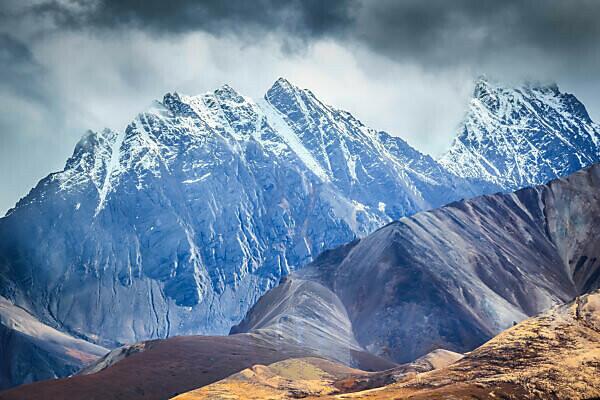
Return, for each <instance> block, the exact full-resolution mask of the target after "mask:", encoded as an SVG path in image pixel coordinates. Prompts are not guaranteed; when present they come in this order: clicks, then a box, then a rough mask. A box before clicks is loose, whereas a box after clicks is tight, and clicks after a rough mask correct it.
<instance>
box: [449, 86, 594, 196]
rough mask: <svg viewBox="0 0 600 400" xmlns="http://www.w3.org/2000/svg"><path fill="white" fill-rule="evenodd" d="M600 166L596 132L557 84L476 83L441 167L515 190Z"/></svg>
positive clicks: (582, 110)
mask: <svg viewBox="0 0 600 400" xmlns="http://www.w3.org/2000/svg"><path fill="white" fill-rule="evenodd" d="M599 161H600V127H599V126H598V124H596V123H594V122H593V121H592V120H591V119H590V116H589V115H588V113H587V111H586V109H585V107H584V105H583V104H582V103H581V102H580V101H579V100H577V98H576V97H575V96H573V95H572V94H567V93H561V92H560V91H559V89H558V87H557V86H556V85H549V86H540V85H524V86H521V87H516V88H513V87H506V86H502V85H498V84H495V83H492V82H489V81H488V80H486V79H481V80H479V81H478V82H477V84H476V86H475V91H474V95H473V99H472V100H471V103H470V107H469V110H468V112H467V115H466V118H465V120H464V122H463V124H462V125H461V127H460V129H459V132H458V136H457V137H456V139H455V140H454V142H453V143H452V146H451V147H450V149H449V150H448V152H447V153H446V154H445V155H444V156H442V158H441V159H440V163H441V164H442V165H444V166H445V167H446V168H447V169H448V170H450V171H452V172H454V173H455V174H457V175H459V176H463V177H470V178H479V179H483V180H486V181H489V182H492V183H495V184H497V185H499V186H501V187H502V188H503V189H505V190H515V189H519V188H522V187H525V186H532V185H539V184H542V183H545V182H548V181H549V180H551V179H554V178H558V177H561V176H566V175H568V174H571V173H573V172H575V171H577V170H579V169H581V168H584V167H587V166H590V165H591V164H593V163H596V162H599Z"/></svg>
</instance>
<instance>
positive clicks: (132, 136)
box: [0, 79, 480, 346]
mask: <svg viewBox="0 0 600 400" xmlns="http://www.w3.org/2000/svg"><path fill="white" fill-rule="evenodd" d="M477 190H480V189H479V188H478V189H477ZM477 190H475V191H474V189H472V186H471V184H470V182H469V181H467V180H465V179H462V178H458V177H456V176H454V175H453V174H451V173H449V172H447V171H446V170H445V169H444V168H442V167H441V166H440V165H439V164H438V163H437V162H436V161H435V160H433V159H432V158H431V157H428V156H425V155H423V154H421V153H419V152H417V151H416V150H414V149H412V148H411V147H410V146H409V145H408V144H407V143H406V142H404V141H403V140H402V139H399V138H395V137H392V136H390V135H388V134H386V133H383V132H377V131H375V130H373V129H370V128H368V127H366V126H364V125H363V124H362V123H361V122H360V121H358V120H357V119H355V118H354V117H353V116H352V115H350V114H349V113H347V112H344V111H340V110H337V109H335V108H332V107H330V106H327V105H325V104H323V103H321V102H320V101H319V100H318V99H317V98H316V97H315V96H314V95H313V94H312V93H311V92H309V91H308V90H300V89H298V88H296V87H294V86H292V85H291V84H290V83H289V82H287V81H285V80H283V79H280V80H278V81H277V82H276V83H275V84H274V86H273V87H272V88H271V89H270V90H269V91H268V92H267V94H266V95H265V98H264V99H261V100H260V101H258V102H254V101H253V100H251V99H249V98H247V97H244V96H242V95H240V94H238V93H237V92H236V91H234V90H233V89H232V88H230V87H228V86H223V87H222V88H220V89H218V90H215V91H214V92H213V93H209V94H205V95H201V96H196V97H187V96H180V95H178V94H167V95H166V96H164V99H163V100H162V101H161V102H156V103H155V104H153V106H152V107H151V108H150V109H149V110H148V111H146V112H144V113H141V114H140V115H138V116H137V117H136V118H135V119H134V120H133V121H132V122H131V123H130V124H129V125H128V126H127V128H126V129H125V130H124V131H123V132H113V131H110V130H105V131H103V132H99V133H92V132H90V133H88V134H87V135H86V136H85V137H84V138H83V139H81V141H80V142H79V143H78V144H77V146H76V148H75V151H74V152H73V155H72V157H71V158H70V159H69V160H68V161H67V163H66V165H65V168H64V170H62V171H60V172H57V173H53V174H50V175H49V176H48V177H46V178H44V179H43V180H42V181H41V182H40V183H39V184H38V185H37V186H36V187H35V188H34V189H33V190H32V191H31V192H30V193H29V194H28V195H27V196H26V197H25V198H23V199H22V200H21V201H19V203H18V204H17V205H16V206H15V207H14V208H13V209H12V210H10V211H9V212H8V213H7V215H6V217H4V218H2V219H1V220H0V279H2V282H1V292H2V293H0V294H2V295H4V296H6V297H7V298H9V299H10V300H11V301H13V302H14V303H15V304H17V305H19V306H21V307H23V308H25V309H27V310H29V311H30V312H31V313H32V314H34V315H36V316H37V317H38V318H40V319H41V320H42V321H44V322H45V323H48V324H50V325H51V326H54V327H60V328H62V329H65V330H66V331H68V332H70V333H72V334H76V335H78V336H80V337H84V338H88V339H89V340H92V341H94V342H97V343H101V344H105V345H109V346H110V345H113V344H116V343H123V342H132V341H138V340H142V339H148V338H154V337H166V336H172V335H176V334H179V335H181V334H190V333H204V334H224V333H227V332H228V330H229V328H230V327H231V326H232V325H234V324H235V323H237V322H239V321H240V320H241V318H242V317H243V316H244V314H245V313H246V311H247V309H248V308H249V307H250V306H251V305H252V304H253V303H254V302H255V301H256V300H257V299H258V297H260V296H261V295H262V294H263V293H264V292H265V291H266V290H267V289H269V288H270V287H272V285H273V284H274V283H276V282H278V281H279V279H280V277H281V276H284V275H287V274H288V273H289V272H290V271H291V270H293V269H295V268H297V267H300V266H302V265H303V264H306V263H307V262H309V261H311V259H312V258H313V256H316V255H317V254H319V253H320V252H321V251H322V250H324V249H327V248H330V247H333V246H336V245H339V244H342V243H345V242H347V241H350V240H352V239H353V238H354V237H356V236H359V237H362V236H364V235H365V234H367V233H369V232H371V231H373V230H374V229H376V228H377V227H379V226H381V225H383V224H384V223H387V222H389V221H391V220H393V219H397V218H399V217H401V216H404V215H408V214H412V213H414V212H416V211H419V210H422V209H427V208H432V207H436V206H440V205H442V204H445V203H447V202H449V201H452V200H456V199H459V198H462V197H465V196H471V195H473V194H475V193H476V192H477Z"/></svg>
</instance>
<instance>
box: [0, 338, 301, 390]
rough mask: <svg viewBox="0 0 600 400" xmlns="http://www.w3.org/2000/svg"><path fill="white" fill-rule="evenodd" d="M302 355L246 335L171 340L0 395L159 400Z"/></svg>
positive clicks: (156, 341) (160, 341) (158, 342)
mask: <svg viewBox="0 0 600 400" xmlns="http://www.w3.org/2000/svg"><path fill="white" fill-rule="evenodd" d="M305 355H306V353H304V352H303V350H302V349H299V348H290V347H287V348H278V347H276V346H274V345H271V344H269V343H267V342H264V341H261V340H260V339H257V338H256V337H254V336H252V335H245V334H244V335H233V336H216V337H210V336H181V337H174V338H170V339H166V340H155V341H150V342H146V345H145V348H144V350H143V351H140V352H137V353H135V354H132V355H130V356H129V357H126V358H124V359H123V360H121V361H119V362H117V363H116V364H114V365H112V366H111V367H109V368H106V369H104V370H102V371H100V372H97V373H95V374H90V375H77V376H73V377H71V378H66V379H58V380H51V381H43V382H37V383H34V384H30V385H24V386H20V387H18V388H15V389H13V390H9V391H6V392H2V393H0V399H2V400H5V399H6V400H8V399H15V400H17V399H18V400H22V399H28V400H29V399H53V400H61V399H65V400H67V399H68V400H73V399H89V400H92V399H102V400H104V399H157V400H159V399H160V400H163V399H166V398H169V397H172V396H175V395H177V394H178V393H183V392H185V391H188V390H191V389H194V388H197V387H200V386H204V385H207V384H209V383H212V382H215V381H218V380H219V379H223V378H225V377H227V376H229V375H231V374H234V373H236V372H238V371H240V370H243V369H244V368H248V367H250V366H252V365H255V364H258V363H262V364H269V363H273V362H276V361H279V360H282V359H286V358H290V357H302V356H305Z"/></svg>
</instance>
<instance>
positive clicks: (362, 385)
mask: <svg viewBox="0 0 600 400" xmlns="http://www.w3.org/2000/svg"><path fill="white" fill-rule="evenodd" d="M460 358H462V354H459V353H454V352H452V351H447V350H442V349H438V350H434V351H432V352H431V353H429V354H426V355H425V356H423V357H421V358H419V359H417V360H415V361H414V362H412V363H407V364H402V365H399V366H398V367H395V368H392V369H389V370H386V371H381V372H365V371H361V370H358V369H354V368H349V367H346V366H344V365H341V364H337V363H335V362H332V361H328V360H325V359H322V358H316V357H305V358H293V359H288V360H284V361H279V362H276V363H274V364H270V365H268V366H265V365H255V366H253V367H252V368H247V369H245V370H243V371H241V372H239V373H237V374H234V375H232V376H230V377H229V378H227V379H223V380H222V381H219V382H216V383H213V384H211V385H208V386H205V387H202V388H199V389H196V390H192V391H190V392H187V393H184V394H182V395H179V396H177V397H175V398H174V399H176V400H201V399H231V400H233V399H240V400H241V399H248V400H251V399H252V400H253V399H289V398H318V397H327V396H328V395H335V394H339V393H347V392H357V391H360V390H365V389H369V388H374V387H381V386H385V385H387V384H390V383H393V382H398V381H400V380H406V379H407V378H408V377H411V376H415V375H416V374H417V373H421V372H425V371H431V370H432V369H435V368H441V367H445V366H447V365H449V364H451V363H452V362H455V361H456V360H458V359H460Z"/></svg>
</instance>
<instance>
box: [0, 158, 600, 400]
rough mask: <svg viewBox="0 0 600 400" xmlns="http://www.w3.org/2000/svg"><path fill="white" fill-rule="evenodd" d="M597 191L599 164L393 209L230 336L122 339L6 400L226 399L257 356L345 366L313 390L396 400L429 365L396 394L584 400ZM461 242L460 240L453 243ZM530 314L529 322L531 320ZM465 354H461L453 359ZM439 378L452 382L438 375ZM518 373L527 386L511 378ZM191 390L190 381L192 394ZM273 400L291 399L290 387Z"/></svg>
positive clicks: (247, 394) (592, 321)
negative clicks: (449, 200)
mask: <svg viewBox="0 0 600 400" xmlns="http://www.w3.org/2000/svg"><path fill="white" fill-rule="evenodd" d="M599 185H600V164H596V165H594V166H592V167H590V168H588V169H584V170H581V171H578V172H577V173H575V174H572V175H570V176H568V177H566V178H561V179H557V180H554V181H552V182H550V183H549V184H548V185H542V186H537V187H532V188H526V189H522V190H520V191H518V192H516V193H509V194H495V195H487V196H481V197H477V198H474V199H471V200H463V201H460V202H458V203H454V204H450V205H448V206H445V207H442V208H439V209H436V210H432V211H424V212H421V213H417V214H415V215H414V216H411V217H405V218H402V219H401V220H399V221H397V222H393V223H391V224H389V225H387V226H385V227H383V228H381V229H379V230H377V231H376V232H374V233H372V234H371V235H368V236H367V237H366V238H364V239H360V240H356V241H354V242H351V243H349V244H346V245H343V246H340V247H338V248H336V249H333V250H330V251H327V252H324V253H323V254H322V255H321V256H319V257H318V258H317V259H316V260H315V261H314V262H313V263H311V264H309V265H307V266H305V267H304V268H302V269H301V270H299V271H295V272H293V273H292V274H291V276H289V277H286V278H284V279H283V280H282V282H281V283H280V284H279V285H278V286H276V287H275V288H274V289H272V290H270V291H268V292H267V293H266V294H265V295H264V296H262V297H261V298H260V299H259V301H258V302H257V303H256V304H255V305H254V306H253V307H252V308H251V309H250V311H249V312H248V314H247V315H246V317H245V318H244V320H243V321H242V322H241V323H240V324H239V325H237V326H235V327H234V328H232V331H231V334H230V335H229V336H213V337H210V336H182V337H174V338H169V339H159V340H152V341H147V342H142V343H139V344H136V345H133V346H125V347H123V348H121V349H117V350H114V351H113V352H111V353H109V354H108V355H107V356H105V357H104V358H102V359H100V360H99V361H98V362H96V363H95V364H93V365H92V366H90V367H88V368H86V369H84V370H83V371H82V372H81V373H80V374H78V375H77V376H74V377H71V378H68V379H59V380H53V381H46V382H39V383H35V384H33V385H24V386H21V387H18V388H16V389H14V390H10V391H7V392H4V393H0V398H2V399H20V398H34V399H35V398H53V399H74V398H75V399H77V398H86V399H95V398H97V399H102V398H121V399H135V398H148V399H163V398H169V397H174V396H177V395H178V394H180V393H182V392H186V391H190V390H192V389H196V388H200V389H199V391H198V393H200V397H199V398H214V397H211V396H209V395H207V394H206V391H209V394H210V393H211V392H210V391H211V390H213V389H214V390H217V392H220V393H221V395H226V393H227V390H230V391H231V390H233V389H231V388H232V387H238V386H239V385H237V384H232V383H231V381H230V382H229V383H228V384H225V389H227V388H229V389H227V390H225V389H224V388H223V387H222V385H223V384H221V386H219V387H217V388H216V389H215V388H214V387H212V385H211V386H207V385H210V384H212V383H214V382H218V381H220V380H221V379H224V378H227V377H228V376H230V375H232V374H234V373H236V372H238V371H242V370H244V369H246V368H252V371H253V372H246V373H245V374H246V375H244V376H245V377H246V378H244V379H245V380H246V381H247V380H249V381H250V383H252V382H254V381H255V380H258V381H259V383H260V384H261V385H262V384H264V379H266V378H268V377H269V376H272V372H269V371H266V372H261V371H260V368H259V369H258V370H257V368H256V367H255V366H256V365H269V364H273V363H279V362H280V361H284V360H288V363H289V362H290V361H289V360H291V359H296V358H300V359H306V358H307V357H308V358H314V357H319V358H325V359H327V360H328V362H327V363H325V365H324V364H323V363H322V362H317V363H316V364H317V367H318V366H319V365H320V366H321V367H320V370H323V368H325V371H330V372H329V373H328V374H329V375H331V374H332V373H334V372H335V371H338V372H339V374H338V373H334V377H336V378H335V379H333V378H331V377H329V378H327V379H326V381H329V380H333V381H334V382H338V383H337V384H336V385H333V386H327V385H329V384H330V383H334V382H330V383H328V384H327V385H325V386H327V387H326V388H325V389H327V390H325V389H323V390H325V391H324V392H322V393H321V392H320V393H321V394H330V393H339V391H340V390H344V391H351V392H358V393H360V391H361V390H366V389H369V388H375V387H384V386H385V387H387V386H388V385H391V386H390V387H389V388H387V389H386V390H391V391H392V392H393V393H396V394H395V395H393V396H392V395H390V397H391V398H403V397H400V394H405V392H403V390H405V389H403V388H404V386H402V388H400V389H398V388H399V387H398V386H397V384H398V383H404V382H405V381H406V380H407V379H410V378H412V377H414V376H415V374H417V376H421V375H420V374H424V375H423V376H422V377H421V378H419V379H417V380H416V381H410V380H409V381H408V382H409V383H410V385H413V386H408V387H409V388H410V390H409V389H406V390H409V391H408V392H406V393H412V392H418V393H421V390H424V392H423V393H425V395H423V396H424V397H423V398H427V397H426V396H427V395H431V393H429V392H428V390H429V389H431V388H432V387H433V388H436V387H442V388H443V390H450V392H451V393H454V392H455V391H458V392H459V393H460V391H461V390H463V392H462V393H463V395H464V394H465V393H467V392H465V391H464V390H466V389H464V388H463V387H462V383H460V382H466V383H467V384H468V385H469V386H468V389H469V390H470V391H471V392H472V393H477V394H478V395H479V394H481V396H482V397H481V398H494V396H495V394H494V393H495V392H500V393H509V394H510V396H508V395H507V396H508V397H506V398H523V396H524V395H525V394H526V393H527V391H533V392H532V393H533V395H534V397H533V398H546V397H548V396H547V395H553V393H558V392H560V393H566V394H570V393H576V394H577V393H579V395H580V396H576V395H574V396H571V397H569V396H567V397H563V396H558V397H557V398H587V397H593V395H594V394H595V393H598V392H599V391H600V381H598V380H597V379H596V378H591V379H587V380H586V381H585V382H586V384H585V385H584V386H581V385H579V384H578V383H577V379H578V378H577V376H578V374H582V373H584V374H585V376H588V377H594V374H595V375H596V376H597V371H598V365H600V353H599V352H598V348H597V347H598V346H597V343H598V337H599V335H600V326H599V325H598V323H597V321H598V318H599V317H600V304H599V303H598V299H599V298H598V292H597V291H598V288H599V287H600V272H599V271H600V269H599V268H598V260H599V259H600V254H598V250H599V249H600V243H599V240H600V239H599V238H600V235H598V229H599V227H600V223H599V222H600V191H598V187H600V186H599ZM433 221H439V222H443V223H444V227H445V228H446V230H445V231H441V230H432V231H431V232H428V229H427V228H430V226H429V225H427V223H428V222H429V223H430V222H433ZM448 221H450V222H451V223H448ZM473 221H476V222H475V223H473ZM440 226H442V225H440ZM565 228H566V229H565ZM497 230H498V231H499V232H496V231H497ZM411 231H413V234H410V232H411ZM401 233H405V234H407V235H406V237H405V236H404V235H402V234H401ZM417 233H418V234H419V235H415V234H417ZM457 238H461V239H457ZM416 239H417V240H416ZM455 240H459V241H458V242H457V243H461V244H462V246H458V247H456V248H455V249H451V248H449V247H448V244H449V243H452V242H453V241H455ZM476 243H481V247H476V246H475V244H476ZM415 244H417V245H418V246H421V247H423V246H424V247H426V249H425V250H423V249H422V248H420V247H419V248H415V247H414V246H415ZM428 249H430V250H428ZM428 251H430V254H427V252H428ZM444 252H445V253H444ZM546 252H547V253H546ZM488 263H489V265H488ZM589 293H591V294H589ZM573 298H575V300H572V299H573ZM565 299H566V300H565ZM565 303H568V304H567V305H566V306H562V307H559V308H552V307H553V306H554V305H556V304H559V305H560V304H565ZM548 309H550V311H548ZM544 313H546V314H544ZM529 315H533V316H534V318H533V319H529V320H528V319H526V318H527V316H529ZM536 315H537V316H536ZM522 319H526V320H525V321H524V322H521V323H520V324H517V322H519V321H520V320H522ZM532 321H533V322H532ZM513 325H517V327H513ZM515 335H516V336H515ZM494 336H496V337H494ZM490 339H492V340H491V341H489V342H487V341H488V340H490ZM485 342H487V343H485ZM484 343H485V344H484ZM480 345H482V346H480ZM479 346H480V347H479ZM449 348H451V349H454V350H455V351H449V350H448V349H449ZM475 348H477V349H476V350H474V351H473V352H471V353H467V355H466V356H465V358H463V359H461V356H460V354H459V353H462V352H468V351H470V350H473V349H475ZM511 359H514V360H513V361H512V363H511V361H510V360H511ZM404 360H409V361H404ZM565 360H569V363H566V364H564V363H563V361H565ZM307 362H308V364H309V365H312V366H314V365H315V362H313V361H310V360H309V361H303V362H300V365H301V366H302V365H304V366H305V367H303V368H304V370H305V371H310V369H311V368H313V367H310V368H309V367H306V365H305V364H306V363H307ZM328 363H329V364H328ZM331 363H333V364H335V365H337V366H332V365H331ZM285 365H288V364H285ZM294 365H297V364H296V363H295V362H292V366H294ZM280 367H281V364H275V365H274V366H273V367H270V368H271V369H272V370H274V371H280V369H279V368H280ZM446 367H447V368H446ZM287 368H288V367H286V369H284V377H285V376H287V378H286V379H288V380H289V379H291V380H292V381H293V380H294V379H298V380H304V378H301V376H302V375H301V376H300V377H299V376H298V374H296V375H295V378H294V377H293V376H292V377H290V376H289V372H285V371H287ZM294 368H298V367H294ZM436 368H443V371H444V372H443V374H442V375H435V374H434V375H432V376H433V377H435V378H432V381H431V382H432V383H423V380H424V382H428V381H429V378H428V377H429V376H430V375H428V372H427V371H431V370H434V369H436ZM511 368H512V369H511ZM448 371H451V374H450V375H448V376H450V377H451V379H446V376H447V375H445V374H447V373H448ZM517 371H523V372H522V373H523V374H524V375H523V376H528V377H530V379H532V380H531V381H530V380H525V379H520V378H519V376H521V375H519V374H520V372H517ZM242 373H243V374H244V372H242ZM248 373H250V374H251V375H250V377H249V378H250V379H247V378H248ZM257 373H258V375H256V374H257ZM513 373H514V374H516V375H514V376H516V378H513V375H511V374H513ZM549 374H550V375H549ZM551 374H560V382H564V385H563V384H561V386H553V385H552V384H551V382H552V379H553V378H552V375H551ZM313 377H314V375H313ZM350 377H351V378H352V379H351V380H350V381H346V379H349V378H350ZM239 378H240V377H239V376H237V375H236V376H235V377H234V378H232V379H234V381H235V380H236V379H239ZM321 378H322V377H320V375H319V376H317V377H316V378H314V379H317V380H319V379H321ZM527 379H529V378H527ZM557 379H558V378H557ZM342 380H343V381H344V382H345V383H344V384H343V385H342V382H341V381H342ZM279 381H280V380H279V379H277V380H276V381H275V383H277V382H279ZM286 382H287V381H286ZM528 382H535V384H534V385H533V386H532V385H529V384H528ZM254 383H256V382H254ZM313 383H314V382H313ZM326 383H327V382H326ZM298 385H300V387H304V388H306V387H305V383H302V382H299V383H298ZM586 385H587V386H586ZM321 386H322V385H321ZM277 387H279V386H277ZM293 387H296V386H293ZM482 387H483V388H484V389H485V390H486V392H485V393H483V394H482V393H480V392H482V390H484V389H481V388H482ZM288 388H289V385H287V384H286V386H284V387H283V388H282V389H281V390H284V389H285V390H288ZM313 388H314V386H313ZM224 390H225V394H223V391H224ZM398 390H399V391H398ZM194 393H195V394H194ZM198 393H196V391H195V390H194V392H193V393H192V394H190V396H191V398H195V397H194V396H195V395H196V394H198ZM212 393H213V395H214V392H212ZM236 393H237V394H236ZM258 393H259V394H260V393H264V392H258ZM469 393H470V392H469ZM490 393H491V394H490ZM524 393H525V394H524ZM251 394H252V392H251V391H244V390H242V394H241V395H240V392H239V391H236V390H233V393H232V394H231V396H230V397H227V398H234V399H238V398H239V399H243V398H264V397H261V396H262V395H256V397H252V396H251ZM309 394H310V393H309ZM202 396H205V397H202ZM511 396H512V397H511ZM535 396H537V397H535ZM586 396H587V397H586ZM291 397H293V396H291ZM357 397H360V396H359V395H358V394H357ZM390 397H385V396H383V397H382V398H390ZM183 398H185V396H184V397H183ZM274 398H279V397H274ZM280 398H289V397H286V395H285V391H284V395H282V397H280ZM442 398H443V397H442ZM459 398H460V397H459Z"/></svg>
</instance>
